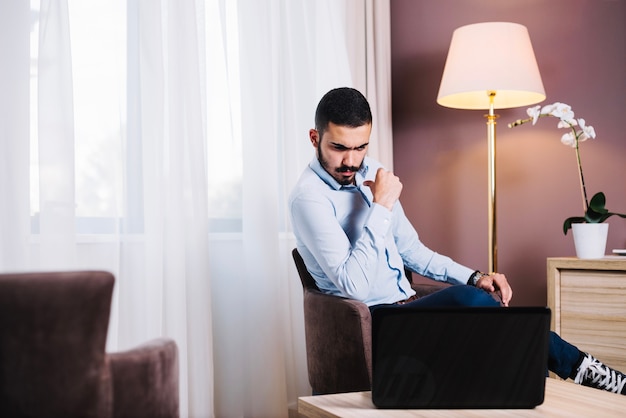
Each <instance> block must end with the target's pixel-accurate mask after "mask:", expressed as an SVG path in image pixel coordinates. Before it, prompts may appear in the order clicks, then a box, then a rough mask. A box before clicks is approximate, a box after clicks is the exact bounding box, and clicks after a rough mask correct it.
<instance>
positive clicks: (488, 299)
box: [371, 285, 626, 394]
mask: <svg viewBox="0 0 626 418" xmlns="http://www.w3.org/2000/svg"><path fill="white" fill-rule="evenodd" d="M379 306H380V305H379ZM411 306H413V307H417V306H419V307H437V306H475V307H478V306H493V307H497V306H500V303H499V302H498V301H496V300H495V299H494V298H493V297H492V296H491V295H490V294H489V293H487V292H485V291H484V290H481V289H477V288H475V287H472V286H463V285H460V286H450V287H447V288H445V289H442V290H439V291H437V292H435V293H431V294H430V295H428V296H424V297H422V298H419V299H416V300H414V301H412V302H409V303H406V304H404V305H399V306H398V309H402V308H403V307H411ZM371 308H375V307H371ZM548 369H549V370H550V371H552V372H553V373H556V374H557V375H558V376H559V377H561V378H562V379H567V378H570V379H573V380H574V382H575V383H578V384H581V385H583V386H589V387H593V388H596V389H602V390H606V391H609V392H614V393H622V394H626V393H625V392H626V375H624V374H623V373H621V372H619V371H617V370H613V369H611V368H610V367H608V366H606V365H604V364H602V363H601V362H600V361H598V360H597V359H596V358H594V357H593V356H591V355H590V354H587V353H583V352H582V351H580V350H579V349H578V348H577V347H575V346H573V345H572V344H570V343H568V342H567V341H565V340H563V339H562V338H561V337H560V336H559V335H557V334H556V333H554V332H550V345H549V350H548Z"/></svg>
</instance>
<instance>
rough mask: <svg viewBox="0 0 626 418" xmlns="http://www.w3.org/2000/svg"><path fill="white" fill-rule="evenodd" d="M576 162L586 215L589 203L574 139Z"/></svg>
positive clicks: (578, 151) (577, 148) (578, 150)
mask: <svg viewBox="0 0 626 418" xmlns="http://www.w3.org/2000/svg"><path fill="white" fill-rule="evenodd" d="M576 160H577V162H578V175H579V178H580V192H581V194H582V198H583V213H584V214H585V215H586V214H587V209H588V208H589V202H588V201H587V189H586V188H585V178H584V177H583V166H582V164H581V163H580V149H579V147H578V137H577V138H576Z"/></svg>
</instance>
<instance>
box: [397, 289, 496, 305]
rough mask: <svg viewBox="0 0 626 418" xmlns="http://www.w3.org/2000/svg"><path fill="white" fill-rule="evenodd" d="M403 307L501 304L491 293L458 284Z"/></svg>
mask: <svg viewBox="0 0 626 418" xmlns="http://www.w3.org/2000/svg"><path fill="white" fill-rule="evenodd" d="M401 306H403V307H411V306H414V307H415V306H419V307H437V306H442V307H443V306H476V307H478V306H487V307H490V306H493V307H497V306H501V305H500V303H499V302H498V301H497V300H495V299H494V298H493V296H491V295H490V294H489V293H487V292H485V291H484V290H482V289H478V288H476V287H472V286H465V285H458V286H450V287H446V288H444V289H441V290H438V291H436V292H434V293H431V294H430V295H427V296H424V297H421V298H419V299H416V300H414V301H412V302H409V303H407V304H404V305H401Z"/></svg>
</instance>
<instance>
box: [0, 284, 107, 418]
mask: <svg viewBox="0 0 626 418" xmlns="http://www.w3.org/2000/svg"><path fill="white" fill-rule="evenodd" d="M113 285H114V277H113V275H111V274H109V273H106V272H58V273H57V272H55V273H43V272H42V273H16V274H0V416H7V417H9V416H10V417H14V416H59V417H60V416H67V417H70V416H81V417H108V416H110V415H111V404H112V402H111V397H112V389H111V382H110V380H111V376H110V372H109V367H108V364H107V359H106V355H105V344H106V336H107V330H108V325H109V312H110V306H111V296H112V292H113Z"/></svg>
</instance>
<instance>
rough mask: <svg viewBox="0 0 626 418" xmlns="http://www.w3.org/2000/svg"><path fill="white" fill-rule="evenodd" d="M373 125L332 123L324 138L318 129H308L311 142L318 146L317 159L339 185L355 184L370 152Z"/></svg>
mask: <svg viewBox="0 0 626 418" xmlns="http://www.w3.org/2000/svg"><path fill="white" fill-rule="evenodd" d="M371 131H372V124H371V123H368V124H366V125H362V126H359V127H356V128H352V127H350V126H339V125H335V124H334V123H332V122H331V123H329V124H328V128H327V129H326V131H324V135H323V137H321V138H320V136H319V133H318V131H317V130H315V129H311V130H310V131H309V138H310V139H311V143H312V144H313V146H314V147H315V148H316V149H317V159H318V160H319V162H320V164H321V165H322V167H324V169H325V170H326V171H327V172H328V174H330V175H331V176H332V177H333V178H334V179H335V180H337V182H338V183H339V184H342V185H348V184H354V176H355V175H356V172H357V171H358V170H359V169H360V168H361V165H362V164H363V159H364V158H365V154H366V153H367V145H368V144H369V138H370V133H371Z"/></svg>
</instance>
